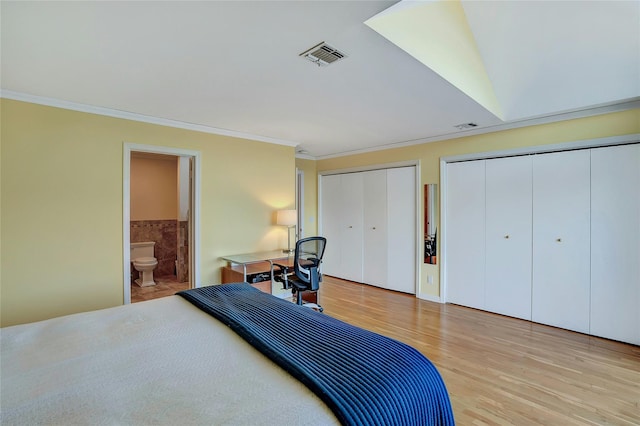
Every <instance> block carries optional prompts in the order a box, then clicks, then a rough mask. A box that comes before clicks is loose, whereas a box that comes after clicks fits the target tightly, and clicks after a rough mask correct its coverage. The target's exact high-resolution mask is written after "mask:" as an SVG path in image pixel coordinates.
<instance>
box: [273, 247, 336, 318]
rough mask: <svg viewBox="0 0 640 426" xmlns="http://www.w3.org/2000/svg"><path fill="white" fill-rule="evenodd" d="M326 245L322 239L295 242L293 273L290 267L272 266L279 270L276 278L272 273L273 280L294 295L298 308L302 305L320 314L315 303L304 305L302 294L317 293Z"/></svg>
mask: <svg viewBox="0 0 640 426" xmlns="http://www.w3.org/2000/svg"><path fill="white" fill-rule="evenodd" d="M326 245H327V239H326V238H324V237H308V238H303V239H301V240H298V241H297V242H296V250H295V254H294V257H293V273H291V266H285V265H281V264H278V263H274V264H273V266H277V267H278V268H279V271H278V274H279V275H278V276H276V271H274V279H275V280H276V281H279V282H281V283H282V285H283V288H285V289H289V288H291V290H292V292H293V293H294V294H296V293H297V294H296V303H297V304H298V305H300V306H302V305H304V306H307V307H310V308H313V309H316V310H318V311H320V312H322V311H323V309H322V306H320V305H318V304H317V303H304V301H303V300H302V292H304V291H318V288H320V282H321V281H322V274H321V273H320V264H321V263H322V255H323V254H324V248H325V246H326Z"/></svg>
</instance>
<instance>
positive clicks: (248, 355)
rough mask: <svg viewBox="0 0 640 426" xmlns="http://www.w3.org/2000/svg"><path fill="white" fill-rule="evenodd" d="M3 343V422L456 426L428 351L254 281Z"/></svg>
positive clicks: (35, 326) (18, 329) (69, 319)
mask: <svg viewBox="0 0 640 426" xmlns="http://www.w3.org/2000/svg"><path fill="white" fill-rule="evenodd" d="M0 339H1V341H0V348H1V358H0V360H1V363H0V366H1V371H0V380H1V394H0V424H2V425H14V424H15V425H24V424H29V425H35V424H60V425H62V424H64V425H72V424H92V425H98V424H109V425H143V424H183V425H186V424H194V425H199V424H207V425H213V424H215V425H223V424H229V425H247V424H278V425H285V424H286V425H294V424H300V425H303V424H309V425H331V424H385V425H388V424H412V425H413V424H433V425H449V424H453V423H454V419H453V414H452V410H451V405H450V401H449V396H448V394H447V392H446V387H445V385H444V383H443V381H442V379H441V377H440V375H439V373H438V371H437V369H436V368H435V367H434V366H433V364H432V363H431V362H430V361H429V360H428V359H426V358H425V357H424V356H422V355H421V354H420V353H419V352H418V351H416V350H415V349H413V348H411V347H409V346H407V345H404V344H402V343H400V342H397V341H395V340H392V339H388V338H386V337H384V336H380V335H378V334H375V333H371V332H368V331H366V330H363V329H360V328H358V327H354V326H351V325H349V324H346V323H344V322H341V321H338V320H336V319H334V318H332V317H330V316H328V315H326V314H322V313H319V312H315V311H313V310H312V309H309V308H306V307H301V306H298V305H295V304H293V303H290V302H288V301H285V300H281V299H279V298H277V297H274V296H271V295H269V294H266V293H262V292H260V291H258V290H256V289H254V288H253V287H251V286H250V285H248V284H246V283H236V284H227V285H219V286H209V287H203V288H199V289H193V290H188V291H186V292H181V293H179V294H178V295H175V296H170V297H165V298H161V299H155V300H151V301H147V302H142V303H136V304H132V305H125V306H119V307H115V308H109V309H104V310H99V311H94V312H87V313H81V314H75V315H69V316H65V317H60V318H53V319H50V320H46V321H41V322H37V323H32V324H25V325H18V326H13V327H6V328H3V329H2V330H1V332H0Z"/></svg>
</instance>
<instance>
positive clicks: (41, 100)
mask: <svg viewBox="0 0 640 426" xmlns="http://www.w3.org/2000/svg"><path fill="white" fill-rule="evenodd" d="M0 98H6V99H12V100H15V101H22V102H29V103H32V104H39V105H46V106H51V107H56V108H63V109H68V110H72V111H79V112H86V113H89V114H97V115H104V116H107V117H113V118H121V119H124V120H132V121H139V122H142V123H149V124H157V125H159V126H166V127H175V128H177V129H185V130H193V131H196V132H202V133H210V134H214V135H221V136H230V137H233V138H241V139H250V140H254V141H259V142H267V143H273V144H277V145H286V146H297V145H298V143H297V142H292V141H288V140H284V139H276V138H270V137H267V136H260V135H254V134H250V133H243V132H237V131H234V130H227V129H220V128H217V127H211V126H204V125H202V124H194V123H188V122H184V121H179V120H170V119H167V118H159V117H153V116H150V115H144V114H137V113H133V112H128V111H121V110H117V109H111V108H104V107H98V106H93V105H87V104H81V103H77V102H70V101H65V100H62V99H55V98H46V97H43V96H36V95H30V94H28V93H21V92H14V91H11V90H0Z"/></svg>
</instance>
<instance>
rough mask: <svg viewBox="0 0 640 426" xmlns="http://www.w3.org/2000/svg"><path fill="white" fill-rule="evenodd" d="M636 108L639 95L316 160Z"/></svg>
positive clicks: (639, 104)
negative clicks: (588, 106)
mask: <svg viewBox="0 0 640 426" xmlns="http://www.w3.org/2000/svg"><path fill="white" fill-rule="evenodd" d="M636 108H640V97H637V98H632V99H626V100H624V101H622V102H615V103H610V104H604V105H597V106H593V107H590V108H584V109H579V110H571V111H564V112H561V113H557V114H549V115H545V116H539V117H533V118H527V119H523V120H514V121H510V122H505V123H501V124H496V125H494V126H487V127H480V128H474V129H470V130H463V131H458V132H452V133H446V134H442V135H437V136H432V137H427V138H422V139H414V140H410V141H401V142H394V143H390V144H385V145H379V146H376V147H372V148H366V149H360V150H354V151H345V152H340V153H336V154H330V155H323V156H318V157H316V160H326V159H329V158H338V157H346V156H348V155H357V154H364V153H367V152H375V151H383V150H385V149H393V148H402V147H405V146H412V145H420V144H424V143H430V142H440V141H446V140H450V139H458V138H464V137H467V136H475V135H482V134H485V133H494V132H501V131H504V130H512V129H519V128H521V127H529V126H537V125H540V124H548V123H555V122H558V121H566V120H574V119H577V118H585V117H591V116H595V115H602V114H608V113H612V112H620V111H626V110H630V109H636Z"/></svg>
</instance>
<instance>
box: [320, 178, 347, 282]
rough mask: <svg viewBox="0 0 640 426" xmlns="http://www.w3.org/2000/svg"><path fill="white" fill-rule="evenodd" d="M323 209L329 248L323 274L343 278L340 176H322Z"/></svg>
mask: <svg viewBox="0 0 640 426" xmlns="http://www.w3.org/2000/svg"><path fill="white" fill-rule="evenodd" d="M320 196H321V197H322V198H321V204H322V206H321V209H322V236H323V237H325V238H326V239H327V247H326V249H325V253H324V256H323V259H322V272H323V273H324V274H327V275H332V276H336V277H340V276H342V272H341V259H342V245H341V243H340V241H341V239H342V237H341V234H342V229H343V224H342V216H343V215H342V208H341V203H342V185H341V176H340V175H330V176H322V191H321V194H320Z"/></svg>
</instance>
